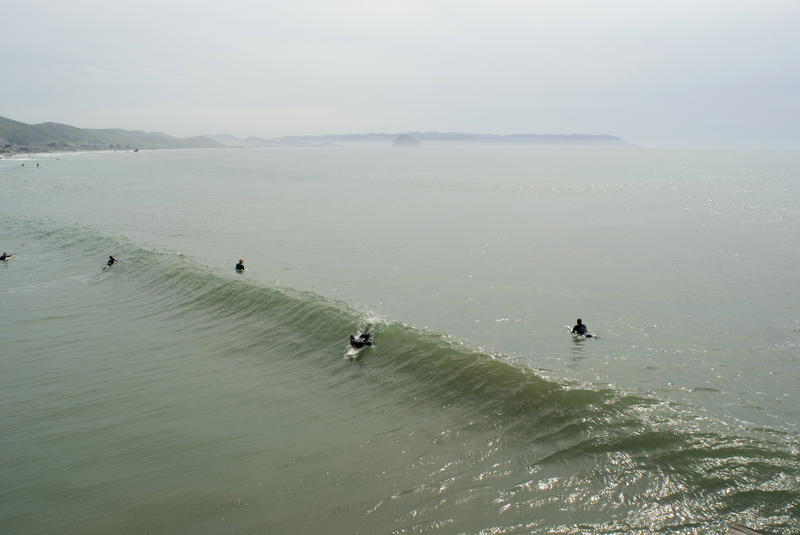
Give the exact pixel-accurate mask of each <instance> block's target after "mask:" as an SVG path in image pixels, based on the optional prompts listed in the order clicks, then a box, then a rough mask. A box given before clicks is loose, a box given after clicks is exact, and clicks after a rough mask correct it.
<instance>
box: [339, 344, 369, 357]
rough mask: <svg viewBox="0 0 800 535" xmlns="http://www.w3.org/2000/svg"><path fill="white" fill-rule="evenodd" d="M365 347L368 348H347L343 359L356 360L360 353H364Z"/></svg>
mask: <svg viewBox="0 0 800 535" xmlns="http://www.w3.org/2000/svg"><path fill="white" fill-rule="evenodd" d="M367 347H369V346H364V347H358V348H356V347H353V346H347V351H345V353H344V358H346V359H348V360H355V359H357V358H358V356H359V355H360V354H361V352H362V351H364V350H365V349H366V348H367Z"/></svg>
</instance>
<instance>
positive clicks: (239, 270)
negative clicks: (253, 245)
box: [236, 258, 244, 273]
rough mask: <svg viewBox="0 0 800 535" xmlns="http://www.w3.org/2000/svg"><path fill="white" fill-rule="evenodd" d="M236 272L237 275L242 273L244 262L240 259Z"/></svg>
mask: <svg viewBox="0 0 800 535" xmlns="http://www.w3.org/2000/svg"><path fill="white" fill-rule="evenodd" d="M236 271H237V272H238V273H241V272H242V271H244V260H242V259H241V258H240V259H239V263H238V264H236Z"/></svg>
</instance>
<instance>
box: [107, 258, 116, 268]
mask: <svg viewBox="0 0 800 535" xmlns="http://www.w3.org/2000/svg"><path fill="white" fill-rule="evenodd" d="M116 263H117V259H116V258H114V257H113V256H109V257H108V262H106V266H108V267H111V266H113V265H114V264H116Z"/></svg>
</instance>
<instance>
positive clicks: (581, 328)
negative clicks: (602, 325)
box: [572, 323, 589, 336]
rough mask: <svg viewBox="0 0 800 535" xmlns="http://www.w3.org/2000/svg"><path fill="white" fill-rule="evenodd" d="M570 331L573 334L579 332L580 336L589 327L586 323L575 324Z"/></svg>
mask: <svg viewBox="0 0 800 535" xmlns="http://www.w3.org/2000/svg"><path fill="white" fill-rule="evenodd" d="M572 332H573V333H575V334H580V335H581V336H585V335H586V333H587V332H589V329H587V328H586V325H584V324H583V323H579V324H577V325H576V326H575V327H573V328H572Z"/></svg>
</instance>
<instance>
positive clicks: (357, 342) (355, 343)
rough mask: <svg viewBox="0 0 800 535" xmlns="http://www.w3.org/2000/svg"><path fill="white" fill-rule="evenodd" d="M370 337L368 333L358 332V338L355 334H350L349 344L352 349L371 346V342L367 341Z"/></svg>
mask: <svg viewBox="0 0 800 535" xmlns="http://www.w3.org/2000/svg"><path fill="white" fill-rule="evenodd" d="M371 337H372V335H371V334H369V333H365V334H359V335H358V338H356V337H355V336H353V335H352V334H351V335H350V346H351V347H353V348H354V349H361V348H362V347H364V346H371V345H372V342H370V341H369V339H370V338H371Z"/></svg>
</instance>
